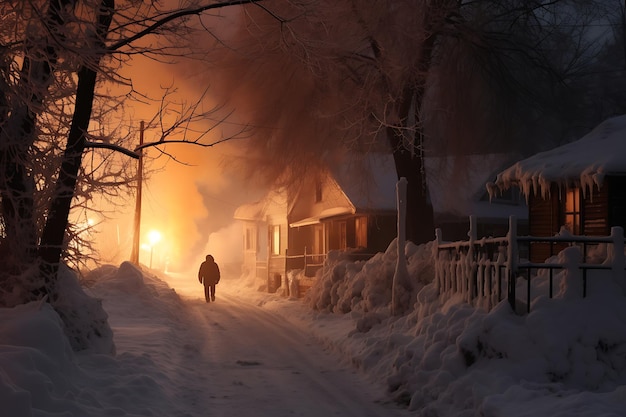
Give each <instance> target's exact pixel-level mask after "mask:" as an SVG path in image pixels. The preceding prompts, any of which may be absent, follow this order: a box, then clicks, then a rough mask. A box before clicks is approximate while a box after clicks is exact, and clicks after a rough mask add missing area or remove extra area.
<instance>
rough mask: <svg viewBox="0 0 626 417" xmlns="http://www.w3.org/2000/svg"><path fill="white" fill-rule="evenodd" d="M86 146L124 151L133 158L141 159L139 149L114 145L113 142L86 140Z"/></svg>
mask: <svg viewBox="0 0 626 417" xmlns="http://www.w3.org/2000/svg"><path fill="white" fill-rule="evenodd" d="M85 148H94V149H95V148H100V149H111V150H112V151H116V152H120V153H123V154H124V155H128V156H130V157H131V158H134V159H139V154H138V153H137V150H135V151H131V150H129V149H126V148H124V147H122V146H119V145H114V144H112V143H104V142H86V143H85Z"/></svg>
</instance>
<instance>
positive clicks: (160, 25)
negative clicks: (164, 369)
mask: <svg viewBox="0 0 626 417" xmlns="http://www.w3.org/2000/svg"><path fill="white" fill-rule="evenodd" d="M256 1H259V0H226V1H222V2H215V1H206V2H204V1H191V0H190V1H188V2H183V3H180V4H179V5H178V6H176V7H174V8H171V9H170V8H166V7H164V6H163V5H162V4H161V2H159V1H141V2H137V1H133V0H117V1H116V0H31V1H26V2H25V1H21V0H6V1H3V2H2V3H1V4H0V9H1V14H0V16H1V17H0V198H1V206H0V209H1V211H0V216H1V217H0V219H1V226H2V228H1V240H0V262H1V263H2V265H3V271H2V274H1V276H0V304H2V305H9V304H16V303H20V302H25V301H29V300H32V299H42V298H43V299H46V300H48V301H49V302H50V303H51V304H52V305H53V306H54V307H55V308H57V311H59V308H65V307H61V306H59V305H58V304H57V301H58V299H59V295H60V294H61V293H62V291H63V290H62V289H61V288H58V285H57V284H58V281H57V275H58V274H57V273H58V269H59V264H60V262H61V261H62V259H63V258H64V257H65V258H66V257H67V256H68V254H71V253H72V251H74V252H76V251H77V250H79V249H77V247H78V246H77V243H74V244H72V243H71V242H70V240H69V239H74V242H77V239H78V240H80V239H82V238H83V237H84V234H82V231H83V229H84V228H85V226H84V225H83V226H81V225H80V224H78V223H77V224H70V222H69V220H68V219H69V216H70V212H71V210H72V207H75V208H78V209H80V208H81V207H84V206H85V201H87V200H88V199H89V198H90V195H91V192H93V191H94V190H102V189H103V188H104V187H111V188H109V189H110V190H115V189H116V188H118V187H119V186H120V185H122V184H125V183H127V182H128V181H129V180H131V179H132V175H130V168H129V165H128V162H120V161H121V160H120V159H115V158H112V156H111V152H112V151H120V152H122V153H123V154H125V155H126V156H125V157H127V156H131V157H136V156H137V154H136V153H135V152H134V151H133V150H129V149H126V148H127V147H128V144H129V143H128V141H125V140H124V139H127V138H129V137H130V136H129V135H127V134H124V135H117V134H116V131H115V130H108V127H107V125H106V123H105V117H106V114H112V113H111V112H114V111H118V110H119V107H120V106H121V105H122V102H123V101H124V100H125V99H126V98H127V97H119V98H120V100H113V97H111V96H108V95H107V94H105V91H106V89H105V88H104V86H106V85H107V84H111V83H113V84H121V85H126V86H127V88H128V90H129V93H128V95H129V96H131V97H133V96H134V97H137V96H141V93H140V92H136V91H134V89H133V87H132V80H128V79H124V78H122V77H121V76H120V75H119V71H118V70H119V69H120V68H121V67H122V66H123V65H125V63H126V62H127V61H128V59H130V58H131V57H132V56H133V55H136V54H142V55H145V56H149V57H151V58H153V59H155V60H160V61H168V62H169V61H172V60H173V59H175V58H176V57H178V56H181V55H184V53H185V48H184V45H181V43H180V41H181V40H183V39H184V38H185V37H186V36H187V35H189V34H190V33H191V32H192V31H193V30H194V24H195V23H194V22H192V21H191V18H192V17H196V18H199V17H200V16H201V15H203V14H206V13H208V12H210V11H211V10H216V9H221V8H224V7H229V6H236V5H241V4H246V3H255V2H256ZM195 27H197V28H200V29H201V30H208V29H209V28H202V25H197V24H195ZM200 110H201V109H199V108H197V107H194V106H191V108H190V107H186V108H185V109H183V110H180V111H179V114H178V116H177V117H174V119H175V121H174V122H171V123H172V124H171V125H169V126H166V125H165V124H164V125H163V127H164V133H163V136H162V138H161V140H159V141H158V143H156V144H152V145H151V146H158V145H160V144H162V143H167V141H168V138H169V135H170V134H172V133H175V132H181V131H187V132H188V133H187V136H182V135H181V137H184V139H183V140H184V141H185V142H186V143H196V144H199V145H203V146H210V145H211V144H210V143H207V140H214V139H213V138H207V137H206V134H205V132H196V133H197V134H196V135H193V134H192V133H190V131H189V129H188V124H189V123H191V122H193V120H194V119H196V118H198V117H200V116H201V114H203V115H204V116H205V117H208V116H207V114H206V113H207V112H204V111H200ZM118 114H119V113H118ZM118 132H119V131H118ZM221 140H222V139H218V140H217V142H219V141H221ZM94 149H95V150H97V151H98V154H97V155H98V156H97V157H95V158H92V159H91V160H89V161H88V162H89V163H86V161H85V160H84V155H85V154H86V152H88V151H89V152H94ZM92 155H94V154H93V153H92ZM94 173H97V175H95V176H94V175H93V174H94ZM133 175H134V174H133ZM107 193H113V194H116V193H117V191H105V194H107ZM86 227H89V226H86ZM66 313H67V312H66ZM74 313H75V312H74ZM74 313H72V314H74ZM60 314H61V312H60ZM72 314H61V316H62V317H63V318H64V320H66V324H67V325H68V326H71V323H68V321H71V320H72V317H73V316H72Z"/></svg>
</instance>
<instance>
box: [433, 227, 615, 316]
mask: <svg viewBox="0 0 626 417" xmlns="http://www.w3.org/2000/svg"><path fill="white" fill-rule="evenodd" d="M435 235H436V245H435V251H436V253H435V255H436V256H435V280H436V283H437V286H438V288H439V294H448V295H452V294H460V295H461V296H462V297H463V299H464V301H466V302H468V303H470V304H473V305H475V306H477V307H482V308H485V309H487V310H490V309H491V308H493V307H494V306H495V305H496V304H497V303H499V302H500V301H501V300H503V299H504V297H505V296H506V297H507V299H508V302H509V304H510V305H511V307H512V308H513V310H514V311H517V309H516V304H517V296H516V289H517V284H518V282H517V280H518V278H523V279H525V280H526V300H525V304H526V312H529V311H530V304H531V281H532V279H533V277H536V276H537V273H538V271H540V270H547V271H548V273H549V287H548V288H549V289H548V295H549V297H550V298H552V296H553V272H554V270H555V269H557V270H558V269H567V268H577V269H580V270H581V271H582V281H583V282H582V294H581V296H582V297H585V296H586V295H587V272H588V271H589V270H609V271H611V274H612V277H613V280H614V281H615V282H617V283H618V284H619V285H620V286H621V287H622V289H624V290H626V282H625V276H624V268H625V262H624V232H623V229H622V228H621V227H613V228H611V235H610V236H573V235H558V236H553V237H534V236H517V222H516V219H515V217H514V216H511V217H510V218H509V232H508V233H507V235H506V236H505V237H497V238H493V237H489V238H481V239H478V238H477V236H476V218H475V217H473V216H470V230H469V232H468V237H469V240H467V241H457V242H444V241H443V239H442V235H441V229H437V230H436V231H435ZM541 242H543V243H549V244H567V245H570V246H571V245H580V246H581V248H582V252H583V260H582V262H579V263H578V264H576V265H565V264H560V263H533V262H530V261H528V260H521V259H520V256H519V247H520V244H523V245H527V247H530V245H531V244H532V243H541ZM598 244H606V245H607V259H606V260H605V261H604V262H602V263H588V262H586V254H587V247H588V246H590V245H598ZM533 272H534V273H533ZM520 274H521V276H520Z"/></svg>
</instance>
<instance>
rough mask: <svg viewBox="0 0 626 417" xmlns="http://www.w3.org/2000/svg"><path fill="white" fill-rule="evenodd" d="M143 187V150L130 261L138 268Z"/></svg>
mask: <svg viewBox="0 0 626 417" xmlns="http://www.w3.org/2000/svg"><path fill="white" fill-rule="evenodd" d="M143 131H144V122H143V120H142V121H141V122H140V124H139V146H140V147H141V145H143ZM142 186H143V149H141V148H140V149H139V163H138V167H137V197H136V199H135V221H134V224H133V248H132V251H131V253H130V261H131V262H132V263H134V264H135V265H137V266H139V237H140V236H141V189H142ZM151 261H152V260H151Z"/></svg>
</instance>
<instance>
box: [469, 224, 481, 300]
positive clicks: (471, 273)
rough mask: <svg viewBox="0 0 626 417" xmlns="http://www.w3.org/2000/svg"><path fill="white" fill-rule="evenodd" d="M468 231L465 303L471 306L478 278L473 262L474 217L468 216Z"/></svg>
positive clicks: (475, 234)
mask: <svg viewBox="0 0 626 417" xmlns="http://www.w3.org/2000/svg"><path fill="white" fill-rule="evenodd" d="M469 221H470V229H469V232H467V237H468V238H469V242H468V243H469V247H468V248H467V265H466V266H467V267H468V268H467V274H468V275H467V302H468V303H470V304H471V302H472V299H473V298H474V296H475V295H476V294H475V293H476V286H477V285H476V281H477V280H478V277H477V276H476V274H477V272H478V268H477V267H476V262H474V242H475V241H476V236H477V232H476V217H475V216H470V217H469Z"/></svg>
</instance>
